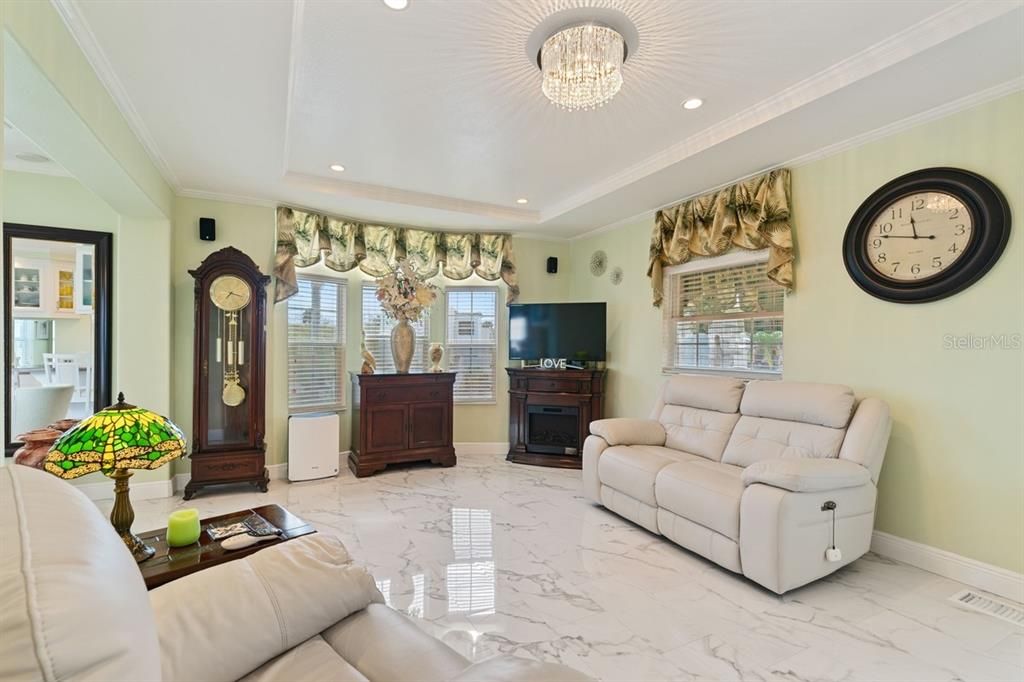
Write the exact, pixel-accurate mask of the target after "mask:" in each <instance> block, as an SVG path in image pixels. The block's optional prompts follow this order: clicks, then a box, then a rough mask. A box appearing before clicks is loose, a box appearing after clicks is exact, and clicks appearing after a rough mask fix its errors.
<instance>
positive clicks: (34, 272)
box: [10, 262, 45, 311]
mask: <svg viewBox="0 0 1024 682" xmlns="http://www.w3.org/2000/svg"><path fill="white" fill-rule="evenodd" d="M11 274H12V275H13V278H12V280H11V284H10V286H11V292H12V293H13V298H12V301H11V304H12V306H13V307H14V309H15V310H24V311H41V310H42V309H43V302H44V297H45V293H44V291H43V286H44V283H45V282H44V274H43V269H42V268H41V267H35V266H34V265H28V264H25V265H19V264H18V263H17V262H15V264H14V267H13V268H12V273H11Z"/></svg>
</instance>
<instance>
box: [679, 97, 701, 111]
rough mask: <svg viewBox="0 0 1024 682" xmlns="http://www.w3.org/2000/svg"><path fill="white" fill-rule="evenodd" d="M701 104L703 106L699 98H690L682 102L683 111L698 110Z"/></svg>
mask: <svg viewBox="0 0 1024 682" xmlns="http://www.w3.org/2000/svg"><path fill="white" fill-rule="evenodd" d="M702 104H704V100H702V99H701V98H700V97H691V98H690V99H688V100H686V101H685V102H683V109H699V108H700V105H702Z"/></svg>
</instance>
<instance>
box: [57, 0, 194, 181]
mask: <svg viewBox="0 0 1024 682" xmlns="http://www.w3.org/2000/svg"><path fill="white" fill-rule="evenodd" d="M50 2H51V3H52V4H53V7H54V9H56V10H57V14H58V15H60V18H61V20H62V21H63V22H64V25H65V26H66V27H67V29H68V32H69V33H70V34H71V37H72V38H74V40H75V43H77V44H78V47H79V49H81V50H82V54H83V55H85V59H86V61H87V62H89V65H90V66H92V70H93V71H94V72H95V73H96V77H97V78H98V79H99V81H100V83H102V84H103V87H104V88H106V90H107V94H109V95H110V98H111V99H113V100H114V105H115V106H116V107H117V108H118V110H119V111H120V112H121V115H122V116H124V119H125V122H126V123H127V124H128V127H129V128H130V129H131V131H132V132H133V133H135V137H136V138H138V140H139V142H140V143H141V144H142V147H143V148H144V149H145V150H146V153H147V154H148V155H149V158H150V159H151V160H152V161H153V165H155V166H156V168H157V171H158V172H159V173H160V175H161V176H162V177H163V179H164V181H165V182H166V183H167V184H168V185H170V186H171V189H173V190H174V191H175V192H177V191H178V190H179V189H180V188H181V184H180V183H179V182H178V176H177V175H175V173H174V171H173V170H172V169H171V166H170V164H169V163H168V162H167V159H166V158H164V155H163V154H162V153H160V148H159V147H158V146H157V144H156V141H155V140H154V139H153V136H152V135H151V134H150V132H149V129H148V128H147V127H146V124H145V123H144V122H143V120H142V117H141V116H140V115H139V112H138V110H137V109H136V108H135V105H134V104H133V103H132V100H131V98H130V97H129V96H128V91H127V90H125V88H124V85H123V84H122V83H121V79H120V78H118V77H117V73H116V72H115V71H114V67H113V66H111V64H110V60H109V59H107V55H106V53H105V52H104V51H103V48H102V47H100V44H99V41H97V40H96V36H95V34H94V33H93V32H92V29H91V28H89V24H88V22H87V21H85V19H84V18H83V17H82V15H81V13H80V12H79V11H78V7H77V6H76V4H75V0H50Z"/></svg>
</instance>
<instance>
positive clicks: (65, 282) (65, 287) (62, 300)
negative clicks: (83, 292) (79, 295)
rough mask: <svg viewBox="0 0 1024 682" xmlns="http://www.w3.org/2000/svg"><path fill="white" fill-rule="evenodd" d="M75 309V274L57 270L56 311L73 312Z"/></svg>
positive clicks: (71, 271) (69, 271)
mask: <svg viewBox="0 0 1024 682" xmlns="http://www.w3.org/2000/svg"><path fill="white" fill-rule="evenodd" d="M74 309H75V273H74V271H73V270H57V311H58V312H67V313H70V312H73V311H74Z"/></svg>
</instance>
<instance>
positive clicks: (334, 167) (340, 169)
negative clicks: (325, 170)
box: [331, 163, 345, 173]
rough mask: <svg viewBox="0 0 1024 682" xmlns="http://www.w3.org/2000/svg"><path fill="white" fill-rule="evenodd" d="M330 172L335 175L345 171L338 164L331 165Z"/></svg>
mask: <svg viewBox="0 0 1024 682" xmlns="http://www.w3.org/2000/svg"><path fill="white" fill-rule="evenodd" d="M331 170H332V171H334V172H335V173H340V172H342V171H343V170H345V167H344V166H342V165H341V164H340V163H332V164H331Z"/></svg>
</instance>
